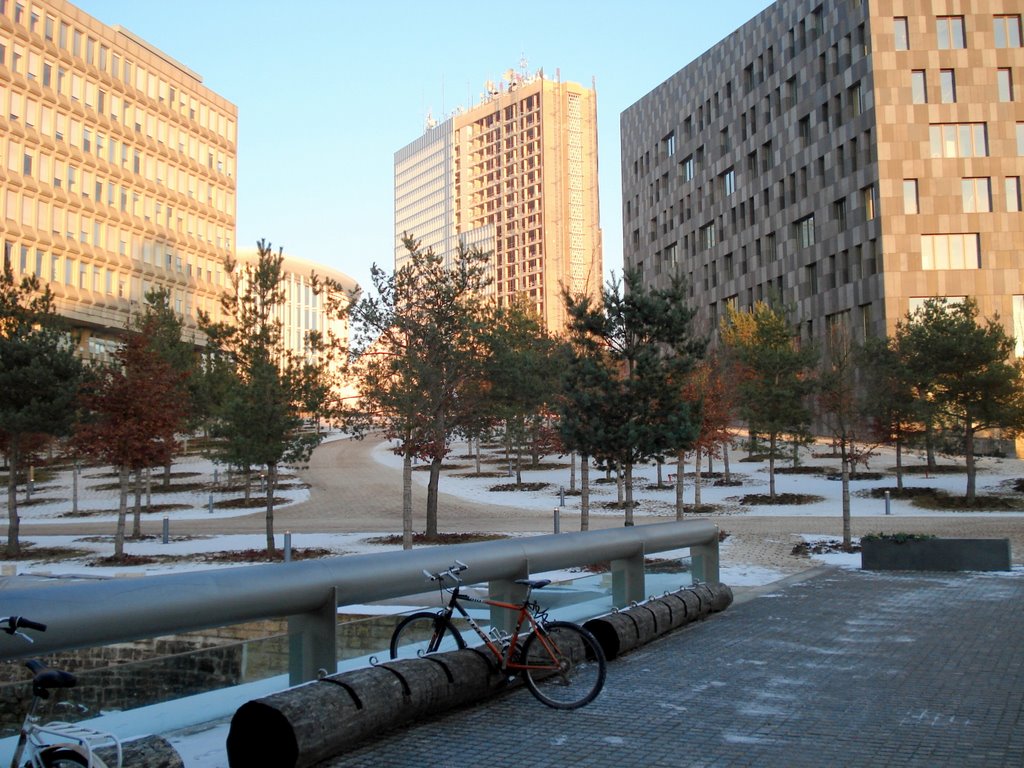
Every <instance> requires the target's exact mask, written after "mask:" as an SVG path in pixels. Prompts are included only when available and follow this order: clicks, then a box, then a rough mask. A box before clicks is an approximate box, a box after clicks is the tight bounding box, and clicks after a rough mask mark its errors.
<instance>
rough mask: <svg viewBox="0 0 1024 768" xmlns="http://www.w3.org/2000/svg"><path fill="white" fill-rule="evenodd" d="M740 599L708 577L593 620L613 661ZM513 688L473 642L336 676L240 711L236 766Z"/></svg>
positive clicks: (286, 764) (316, 757)
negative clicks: (706, 582) (691, 585)
mask: <svg viewBox="0 0 1024 768" xmlns="http://www.w3.org/2000/svg"><path fill="white" fill-rule="evenodd" d="M731 603H732V590H731V589H730V588H729V587H728V586H726V585H725V584H718V583H714V584H703V583H702V584H697V585H695V586H693V587H690V588H687V589H682V590H679V591H678V592H673V593H668V594H666V595H664V596H662V597H659V598H651V599H649V600H647V601H645V602H644V603H639V604H636V605H634V606H633V607H631V608H628V609H626V610H623V611H618V612H615V613H611V614H608V615H606V616H602V617H600V618H597V619H591V620H590V621H588V622H587V623H586V624H585V625H584V626H585V627H586V629H589V630H590V631H591V632H592V633H593V634H594V635H595V637H597V640H598V642H599V643H600V644H601V647H602V649H603V650H604V652H605V655H606V656H607V658H608V659H613V658H615V657H616V656H618V655H619V654H621V653H624V652H625V651H627V650H631V649H632V648H635V647H637V646H639V645H643V644H644V643H646V642H649V641H650V640H653V639H654V638H655V637H658V636H660V635H663V634H665V633H666V632H669V631H670V630H672V629H676V628H678V627H682V626H684V625H686V624H688V623H691V622H693V621H696V620H698V619H702V618H704V617H706V616H707V615H708V614H710V613H713V612H716V611H723V610H725V609H726V608H727V607H728V606H729V605H730V604H731ZM508 685H509V678H508V677H507V676H506V675H504V674H502V673H501V672H500V671H499V670H498V668H497V666H496V665H495V663H494V660H493V658H491V656H490V655H489V654H487V653H486V652H483V651H480V650H477V649H474V648H467V649H464V650H459V651H450V652H446V653H436V654H431V655H430V656H426V657H424V658H418V659H405V660H400V661H391V662H386V663H383V664H378V665H377V666H374V667H369V668H363V669H357V670H353V671H351V672H344V673H341V674H338V675H329V676H326V677H323V678H321V679H320V680H318V681H316V682H312V683H306V684H304V685H300V686H297V687H295V688H289V689H287V690H284V691H279V692H277V693H274V694H271V695H270V696H266V697H264V698H261V699H255V700H253V701H250V702H247V703H246V704H243V705H242V706H241V707H239V709H238V710H237V711H236V712H235V715H234V717H233V718H232V719H231V727H230V729H229V731H228V738H227V752H228V765H229V766H231V768H242V766H245V767H246V768H248V767H249V766H253V765H273V766H275V767H276V766H280V767H281V768H306V767H307V766H313V765H316V764H317V763H320V762H322V761H324V760H327V759H330V758H331V757H336V756H338V755H340V754H342V753H344V752H345V751H346V750H347V749H351V748H353V747H355V746H356V745H357V744H359V743H360V742H363V741H366V740H367V739H369V738H371V737H374V736H379V735H380V734H382V733H384V732H385V731H387V730H389V729H391V728H394V727H397V726H400V725H404V724H406V723H409V722H412V721H414V720H416V719H418V718H421V717H424V716H426V715H437V714H439V713H442V712H444V711H446V710H450V709H453V708H455V707H458V706H460V705H463V704H468V703H471V702H474V701H480V700H482V699H485V698H488V697H490V696H492V695H494V694H496V693H498V692H499V691H501V690H504V689H505V688H507V687H508Z"/></svg>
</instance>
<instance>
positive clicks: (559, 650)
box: [522, 621, 607, 709]
mask: <svg viewBox="0 0 1024 768" xmlns="http://www.w3.org/2000/svg"><path fill="white" fill-rule="evenodd" d="M522 663H523V664H525V665H526V669H524V670H523V680H524V681H525V682H526V687H527V688H529V689H530V693H532V694H533V695H534V696H536V697H537V699H538V700H539V701H541V702H542V703H544V704H547V705H548V706H549V707H554V708H555V709H576V708H577V707H582V706H584V705H585V704H589V703H590V702H592V701H593V700H594V699H595V698H596V697H597V695H598V694H599V693H600V692H601V689H602V688H603V687H604V679H605V675H606V674H607V669H606V667H607V664H606V662H605V659H604V652H603V651H602V650H601V646H600V644H598V642H597V640H596V639H595V638H594V636H593V635H592V634H590V632H588V631H587V630H585V629H583V627H581V626H579V625H578V624H573V623H571V622H568V621H552V622H549V623H548V624H547V625H546V626H545V627H544V628H543V629H539V630H538V631H537V632H534V633H533V634H532V635H530V636H529V638H527V640H526V644H525V645H524V646H523V662H522Z"/></svg>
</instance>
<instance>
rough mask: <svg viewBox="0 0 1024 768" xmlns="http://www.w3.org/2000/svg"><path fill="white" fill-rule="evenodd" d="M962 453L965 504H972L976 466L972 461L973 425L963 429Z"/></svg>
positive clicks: (968, 424) (976, 472) (969, 424)
mask: <svg viewBox="0 0 1024 768" xmlns="http://www.w3.org/2000/svg"><path fill="white" fill-rule="evenodd" d="M964 451H965V452H966V453H967V457H966V458H967V504H968V506H970V505H972V504H974V498H975V493H976V491H975V488H976V483H975V481H976V479H977V474H978V466H977V464H976V463H975V461H974V425H973V424H971V423H970V422H968V423H967V427H966V429H964Z"/></svg>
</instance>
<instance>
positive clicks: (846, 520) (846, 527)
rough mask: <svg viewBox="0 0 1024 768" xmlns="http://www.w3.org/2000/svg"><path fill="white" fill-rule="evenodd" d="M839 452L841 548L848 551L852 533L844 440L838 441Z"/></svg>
mask: <svg viewBox="0 0 1024 768" xmlns="http://www.w3.org/2000/svg"><path fill="white" fill-rule="evenodd" d="M839 450H840V451H841V452H842V457H843V458H842V478H843V547H844V548H845V549H847V550H848V549H849V548H850V545H851V544H853V532H852V531H851V530H850V456H849V452H848V451H847V450H846V440H841V441H840V443H839Z"/></svg>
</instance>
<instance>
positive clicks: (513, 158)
mask: <svg viewBox="0 0 1024 768" xmlns="http://www.w3.org/2000/svg"><path fill="white" fill-rule="evenodd" d="M406 233H408V234H409V235H411V236H413V237H414V238H415V239H416V240H418V241H420V243H421V246H422V247H423V248H428V247H429V248H432V249H433V250H434V252H435V253H437V254H441V255H444V256H445V257H450V256H451V255H452V254H453V253H454V252H455V251H456V249H457V247H458V245H459V243H463V244H465V245H467V246H476V247H479V248H480V249H481V250H484V251H487V252H490V253H491V254H492V258H491V264H490V277H491V279H492V284H491V290H492V292H493V294H494V297H495V299H496V301H497V302H498V303H499V304H501V303H505V302H508V301H510V300H511V299H512V297H516V296H520V297H525V299H526V301H527V302H528V304H529V305H530V306H531V307H532V308H533V309H534V311H535V312H536V313H537V314H538V316H539V317H541V318H542V319H543V321H544V323H545V325H546V327H547V328H548V329H550V330H553V331H559V330H561V329H562V328H563V327H564V325H565V313H564V309H563V302H562V299H561V291H562V288H563V287H565V288H568V289H569V290H570V291H572V292H574V293H587V294H591V295H596V294H597V292H598V291H600V288H601V281H602V251H601V227H600V215H599V211H598V183H597V95H596V93H595V91H594V89H592V88H584V87H582V86H580V85H577V84H575V83H568V82H562V81H561V80H560V79H555V80H550V79H547V78H545V77H544V75H543V74H542V73H536V74H529V75H528V74H526V73H522V72H521V73H515V72H512V71H509V72H508V73H507V74H506V77H505V80H504V81H503V82H502V83H501V85H500V86H494V85H493V84H490V83H489V84H488V86H487V92H486V93H485V94H484V95H483V97H482V99H481V101H480V103H479V104H477V105H476V106H473V107H472V108H469V109H460V110H458V111H456V113H455V114H453V115H451V116H449V117H448V118H447V119H445V120H444V121H443V122H440V123H437V124H433V123H430V124H428V126H427V129H426V131H425V132H424V134H423V135H422V136H421V137H420V138H418V139H417V140H416V141H414V142H412V143H411V144H409V145H407V146H406V147H403V148H402V149H400V150H399V151H398V152H396V153H395V265H396V268H398V267H400V266H401V265H402V263H403V261H404V260H405V258H406V249H405V248H404V246H403V244H402V241H403V237H404V235H405V234H406Z"/></svg>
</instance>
